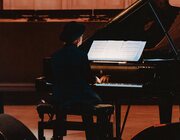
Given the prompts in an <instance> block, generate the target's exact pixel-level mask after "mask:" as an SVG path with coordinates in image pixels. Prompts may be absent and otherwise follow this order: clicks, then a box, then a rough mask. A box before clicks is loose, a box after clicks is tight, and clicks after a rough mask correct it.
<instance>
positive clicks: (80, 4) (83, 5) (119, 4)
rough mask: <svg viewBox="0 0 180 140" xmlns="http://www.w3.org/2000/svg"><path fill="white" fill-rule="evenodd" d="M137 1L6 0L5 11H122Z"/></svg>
mask: <svg viewBox="0 0 180 140" xmlns="http://www.w3.org/2000/svg"><path fill="white" fill-rule="evenodd" d="M134 1H136V0H4V3H3V7H4V9H30V10H31V9H122V8H125V7H127V6H129V5H130V4H132V3H133V2H134Z"/></svg>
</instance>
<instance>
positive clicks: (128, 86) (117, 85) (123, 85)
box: [94, 83, 143, 88]
mask: <svg viewBox="0 0 180 140" xmlns="http://www.w3.org/2000/svg"><path fill="white" fill-rule="evenodd" d="M94 85H95V86H99V87H122V88H123V87H124V88H142V87H143V84H133V83H101V84H98V83H96V84H94Z"/></svg>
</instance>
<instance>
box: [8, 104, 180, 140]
mask: <svg viewBox="0 0 180 140" xmlns="http://www.w3.org/2000/svg"><path fill="white" fill-rule="evenodd" d="M126 109H127V106H126V105H124V106H122V119H123V118H124V114H125V111H126ZM179 111H180V108H179V106H178V105H174V106H173V118H172V121H173V122H179V117H180V112H179ZM5 113H6V114H10V115H12V116H14V117H15V118H17V119H18V120H20V121H21V122H23V123H24V124H25V125H26V126H27V127H28V128H29V129H30V130H31V131H32V132H33V133H34V134H35V135H36V137H37V122H38V114H37V112H36V106H21V105H20V106H7V105H6V106H5ZM68 119H70V120H80V119H81V118H80V117H77V116H69V117H68ZM112 121H113V119H112ZM156 124H159V117H158V106H156V105H133V106H132V107H131V109H130V112H129V117H128V119H127V123H126V126H125V130H124V133H123V136H122V139H123V140H130V139H131V138H132V137H133V136H134V135H135V134H137V133H138V132H140V131H142V130H143V129H145V128H147V127H149V126H152V125H156ZM45 135H46V137H47V140H50V138H51V136H52V131H50V130H47V131H45ZM64 140H85V134H84V132H81V131H68V135H67V136H66V137H64Z"/></svg>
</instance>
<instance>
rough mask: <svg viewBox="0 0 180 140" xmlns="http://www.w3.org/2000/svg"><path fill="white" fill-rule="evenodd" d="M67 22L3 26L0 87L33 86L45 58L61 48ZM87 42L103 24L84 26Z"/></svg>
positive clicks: (3, 23) (0, 48)
mask: <svg viewBox="0 0 180 140" xmlns="http://www.w3.org/2000/svg"><path fill="white" fill-rule="evenodd" d="M65 23H66V22H0V42H1V43H0V67H1V70H0V86H1V84H4V83H12V84H13V83H16V84H17V83H21V84H22V83H34V81H35V78H36V77H38V76H41V75H42V62H43V58H44V57H48V56H50V55H51V54H52V53H53V52H54V51H55V50H57V49H58V48H60V47H61V46H62V42H60V41H59V38H58V35H59V33H60V32H61V29H62V27H63V26H64V24H65ZM84 24H85V25H86V26H87V30H86V34H85V38H86V37H87V36H89V35H90V34H92V33H93V32H95V30H96V29H98V28H100V27H102V26H103V25H104V24H105V23H104V22H84Z"/></svg>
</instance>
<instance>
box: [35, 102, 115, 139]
mask: <svg viewBox="0 0 180 140" xmlns="http://www.w3.org/2000/svg"><path fill="white" fill-rule="evenodd" d="M37 112H38V115H39V118H40V120H39V121H38V139H39V140H45V139H46V138H45V136H44V130H45V129H52V130H53V140H57V139H58V140H59V139H60V140H63V136H65V135H66V134H67V130H79V131H85V133H86V139H87V140H91V139H92V138H90V137H91V136H98V137H99V138H100V139H98V140H106V139H107V140H109V139H112V138H113V124H112V122H110V117H111V115H112V114H113V112H114V107H113V106H112V105H110V104H98V105H96V106H94V107H93V108H91V109H89V108H88V109H82V110H81V109H80V108H79V107H78V108H75V107H68V108H64V109H61V111H59V110H57V109H56V108H55V107H54V106H53V105H52V104H49V103H46V102H41V103H39V104H38V105H37ZM67 115H80V116H82V118H84V117H86V116H87V115H90V116H97V122H93V123H89V122H88V121H87V120H86V118H84V119H83V121H82V122H77V121H68V120H67V119H66V117H67ZM90 124H93V126H92V125H90ZM92 131H93V132H94V133H95V134H94V135H93V134H92ZM88 132H90V134H89V133H88ZM89 136H90V137H89Z"/></svg>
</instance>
